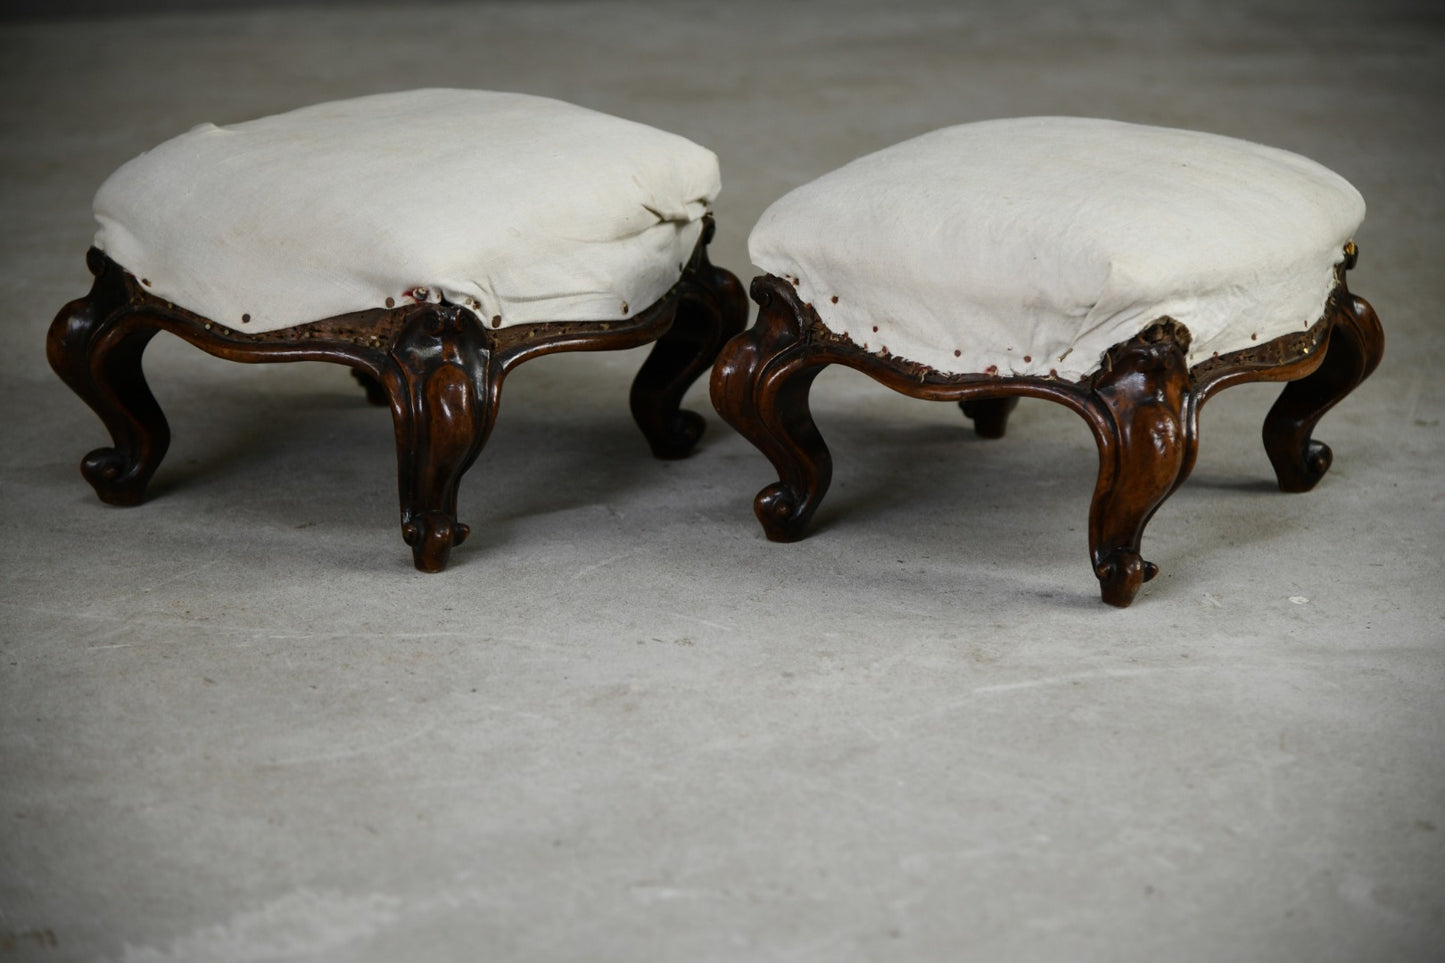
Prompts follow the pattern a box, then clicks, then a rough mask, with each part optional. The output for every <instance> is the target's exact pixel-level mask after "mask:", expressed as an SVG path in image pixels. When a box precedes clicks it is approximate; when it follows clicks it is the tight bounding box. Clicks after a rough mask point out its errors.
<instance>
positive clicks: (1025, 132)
mask: <svg viewBox="0 0 1445 963" xmlns="http://www.w3.org/2000/svg"><path fill="white" fill-rule="evenodd" d="M1363 218H1364V202H1363V200H1362V199H1361V198H1360V195H1359V193H1358V192H1357V191H1355V189H1354V188H1353V187H1352V186H1350V184H1349V183H1348V182H1346V181H1345V180H1344V179H1343V178H1341V177H1340V176H1339V175H1337V174H1335V173H1333V172H1331V171H1329V170H1327V169H1325V168H1324V167H1322V166H1320V165H1319V164H1317V163H1315V162H1313V161H1311V160H1308V159H1306V158H1304V157H1300V156H1298V155H1296V154H1292V153H1289V152H1286V151H1283V150H1277V149H1274V148H1270V147H1264V146H1261V145H1258V144H1253V143H1249V142H1245V141H1241V140H1235V139H1232V138H1226V137H1221V136H1217V135H1211V134H1205V133H1199V132H1194V131H1185V130H1175V129H1167V128H1159V127H1146V126H1140V125H1134V124H1125V123H1120V122H1115V121H1106V120H1091V119H1082V118H1060V117H1041V118H1016V119H1009V120H998V121H984V122H980V123H973V124H964V125H960V126H957V127H950V128H945V129H942V130H938V131H934V132H932V133H929V134H924V135H923V136H920V137H917V138H915V139H913V140H910V141H906V142H904V143H901V144H898V145H895V146H893V147H890V148H886V149H884V150H882V151H879V152H877V153H875V154H871V155H868V156H866V157H863V158H860V159H858V160H856V161H854V162H852V163H850V164H848V165H845V166H844V167H842V168H840V169H838V170H836V171H833V172H832V173H829V174H826V175H824V176H822V177H820V178H818V179H817V180H815V181H812V182H810V183H807V184H804V185H803V186H801V187H799V188H797V189H795V190H794V191H792V192H791V193H789V194H787V195H785V196H784V197H782V198H781V199H779V200H778V201H776V202H775V203H774V204H773V205H772V206H771V207H769V208H768V209H767V211H765V212H764V214H763V216H762V218H761V219H760V220H759V222H758V224H757V226H756V227H755V228H754V230H753V232H752V235H751V237H750V238H749V253H750V255H751V257H752V260H753V262H754V263H755V264H756V265H757V266H758V267H759V268H761V269H762V270H763V271H764V272H766V273H765V274H763V275H761V276H759V277H757V278H756V279H754V281H753V284H752V297H753V300H755V301H756V302H757V303H758V305H759V306H760V310H759V314H758V318H757V321H756V322H755V323H754V325H753V326H752V327H751V328H749V329H748V330H747V331H745V332H743V333H742V334H740V335H739V336H737V337H736V338H734V339H733V340H732V341H731V342H730V343H729V344H728V345H727V346H726V347H725V348H724V349H723V351H722V353H721V355H720V356H719V358H718V361H717V364H716V366H715V368H714V371H713V376H712V383H711V386H712V399H713V403H714V405H715V406H716V407H717V409H718V411H719V413H721V415H722V416H723V418H724V419H726V420H727V421H728V423H729V424H731V425H732V426H733V427H735V428H736V429H737V430H738V431H740V432H741V433H742V434H743V435H744V436H746V437H747V438H748V439H749V440H750V441H751V442H752V443H753V444H754V445H755V446H756V447H757V448H758V449H759V450H760V451H761V452H762V453H763V454H764V455H766V456H767V457H768V459H769V460H770V461H771V462H772V464H773V467H774V469H775V470H776V471H777V473H778V481H776V482H774V483H772V484H769V485H767V486H766V487H764V488H763V489H762V491H761V492H759V493H758V495H757V498H756V500H755V502H754V509H755V511H756V514H757V516H758V519H759V520H760V521H761V522H762V525H763V529H764V532H765V533H766V535H767V537H768V538H769V539H772V540H774V541H784V542H786V541H793V540H796V539H799V538H801V537H803V535H804V534H805V531H806V528H807V526H808V522H809V520H810V519H811V518H812V516H813V513H814V512H816V511H817V509H818V504H819V502H820V501H821V500H822V498H823V496H824V494H825V493H826V492H827V490H828V485H829V481H830V480H831V477H832V458H831V455H830V454H829V451H828V447H827V445H826V443H825V442H824V440H823V437H822V435H821V434H820V433H819V431H818V428H817V425H816V424H815V423H814V421H813V417H812V414H811V412H810V409H809V403H808V396H809V390H810V388H811V386H812V383H813V380H814V379H815V378H816V377H817V375H818V374H819V372H821V371H822V370H823V369H824V368H826V367H827V366H828V365H832V364H841V365H845V366H847V367H850V368H853V369H855V370H858V371H861V372H863V373H864V374H867V375H868V376H870V377H871V378H873V379H874V380H875V381H877V382H879V383H880V384H883V385H885V386H886V387H889V388H892V389H893V390H895V391H898V392H901V393H903V394H905V395H909V396H912V397H916V398H922V399H928V400H943V401H955V402H959V403H960V404H961V405H962V407H963V410H964V412H965V413H966V414H967V415H969V416H971V417H972V419H973V421H974V425H975V428H976V430H977V432H978V433H979V434H980V435H984V436H986V437H994V438H996V437H1001V436H1002V435H1003V434H1004V431H1005V428H1006V425H1007V420H1008V415H1009V412H1010V410H1011V409H1012V408H1013V406H1014V405H1016V404H1017V402H1018V399H1019V398H1020V397H1033V398H1044V399H1048V400H1050V401H1054V402H1057V403H1059V404H1062V405H1064V406H1066V407H1068V408H1070V409H1072V410H1073V411H1075V412H1077V413H1078V414H1079V415H1080V416H1081V417H1082V418H1083V419H1084V421H1085V422H1086V423H1087V424H1088V426H1089V428H1090V429H1091V431H1092V432H1093V436H1094V440H1095V441H1096V442H1097V445H1098V450H1099V472H1098V478H1097V482H1096V484H1095V488H1094V494H1093V500H1092V503H1091V506H1090V511H1089V551H1090V558H1091V561H1092V563H1093V568H1094V573H1095V575H1096V576H1097V578H1098V580H1099V583H1100V588H1101V592H1102V596H1103V600H1104V601H1105V602H1107V603H1109V604H1111V605H1116V606H1127V605H1128V604H1129V603H1130V602H1131V601H1133V599H1134V597H1135V595H1136V594H1137V593H1138V591H1139V589H1140V587H1141V585H1142V584H1143V583H1144V582H1146V581H1148V580H1149V579H1151V578H1153V577H1154V575H1155V574H1157V572H1158V568H1157V566H1155V565H1154V564H1152V563H1150V562H1147V561H1144V559H1143V558H1142V556H1141V555H1140V543H1141V540H1142V537H1143V533H1144V528H1145V526H1146V525H1147V524H1148V522H1149V519H1150V518H1151V517H1152V516H1153V514H1154V513H1155V512H1156V511H1157V510H1158V509H1159V507H1160V506H1161V505H1162V504H1163V503H1164V501H1165V499H1166V498H1168V496H1169V495H1170V494H1171V493H1172V492H1173V491H1174V490H1175V489H1177V488H1178V487H1179V486H1180V485H1181V484H1182V483H1183V482H1184V480H1185V479H1186V478H1187V477H1188V475H1189V472H1190V470H1191V469H1192V467H1193V465H1194V460H1195V455H1196V452H1197V450H1198V443H1199V412H1200V408H1201V407H1202V406H1203V405H1204V403H1205V402H1206V401H1207V400H1208V399H1209V398H1211V397H1212V396H1213V395H1214V394H1215V393H1217V392H1218V391H1220V390H1222V389H1224V388H1227V387H1230V386H1232V385H1237V384H1241V383H1244V382H1251V381H1276V382H1288V384H1287V385H1286V387H1285V389H1284V391H1283V393H1282V394H1281V395H1280V397H1279V399H1278V400H1277V401H1276V402H1275V404H1274V406H1273V407H1272V408H1271V409H1270V411H1269V413H1268V415H1267V416H1266V417H1265V420H1264V431H1263V435H1264V446H1265V449H1266V451H1267V453H1268V455H1269V458H1270V461H1271V463H1272V465H1273V467H1274V471H1275V473H1276V476H1277V478H1278V481H1279V486H1280V488H1281V489H1283V490H1284V491H1288V492H1302V491H1307V490H1309V489H1310V488H1312V487H1313V486H1314V485H1315V483H1316V482H1318V481H1319V480H1320V478H1321V477H1322V476H1323V475H1324V473H1325V472H1326V470H1327V469H1328V468H1329V467H1330V461H1331V453H1330V449H1329V448H1328V447H1326V446H1325V445H1324V444H1322V443H1320V442H1317V441H1314V440H1312V439H1311V437H1310V435H1311V432H1312V431H1313V430H1314V427H1315V424H1316V423H1317V422H1318V421H1319V419H1320V418H1321V417H1322V416H1323V415H1324V413H1325V412H1326V411H1328V410H1329V409H1330V408H1331V407H1332V406H1333V405H1334V404H1335V403H1337V402H1338V401H1340V399H1342V398H1344V397H1345V396H1346V395H1347V394H1349V392H1350V391H1352V390H1353V389H1354V388H1355V387H1356V386H1357V385H1359V383H1360V382H1361V381H1363V380H1364V379H1365V378H1366V377H1367V376H1368V375H1369V374H1370V372H1371V371H1373V370H1374V368H1375V366H1376V365H1377V364H1378V363H1379V360H1380V356H1381V353H1382V352H1383V350H1384V335H1383V332H1382V330H1381V328H1380V323H1379V320H1378V319H1377V317H1376V316H1375V313H1374V311H1373V310H1372V309H1371V307H1370V305H1369V304H1368V303H1366V302H1365V301H1364V300H1363V299H1362V298H1359V297H1357V296H1355V295H1353V294H1351V293H1350V291H1349V290H1348V288H1347V286H1346V283H1345V272H1346V271H1347V270H1349V269H1350V268H1351V267H1353V266H1354V263H1355V259H1356V249H1355V245H1354V242H1353V240H1352V238H1353V235H1354V232H1355V230H1356V228H1358V226H1359V224H1360V223H1361V221H1362V220H1363Z"/></svg>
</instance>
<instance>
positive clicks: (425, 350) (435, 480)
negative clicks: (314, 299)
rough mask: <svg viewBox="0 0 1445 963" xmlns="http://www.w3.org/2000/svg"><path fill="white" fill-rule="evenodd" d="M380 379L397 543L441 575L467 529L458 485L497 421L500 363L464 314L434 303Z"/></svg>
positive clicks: (408, 331) (417, 318) (403, 338)
mask: <svg viewBox="0 0 1445 963" xmlns="http://www.w3.org/2000/svg"><path fill="white" fill-rule="evenodd" d="M390 361H391V363H390V364H389V365H388V366H387V367H386V369H385V370H384V372H383V374H382V378H381V381H382V383H383V384H384V385H385V386H386V389H387V393H388V395H389V397H390V400H391V411H392V419H393V423H394V425H395V428H396V451H397V467H398V482H399V488H400V495H401V532H402V538H403V539H404V540H405V541H406V543H407V544H408V545H410V546H411V550H412V557H413V558H414V560H415V562H416V567H417V568H418V569H420V570H421V571H423V572H440V571H441V570H442V569H444V568H445V567H446V564H447V559H448V558H449V557H450V555H451V550H452V546H454V545H460V544H461V543H462V542H463V541H464V540H465V539H466V537H467V535H468V534H469V533H470V531H471V530H470V529H469V528H468V527H467V526H466V525H463V524H462V523H460V522H459V521H457V487H458V485H459V484H460V483H461V479H462V475H463V474H465V472H466V470H467V469H468V468H470V467H471V466H472V463H473V462H474V461H476V459H477V455H478V454H480V453H481V450H482V445H484V444H485V443H486V440H487V436H488V435H489V434H490V433H491V430H492V425H493V423H494V422H495V420H496V410H497V398H498V395H499V393H500V391H501V381H502V373H501V368H500V365H499V364H498V363H497V362H495V361H494V360H493V358H492V354H491V351H490V349H489V343H488V341H487V338H486V334H485V332H484V331H483V329H482V327H481V325H480V324H479V323H478V321H477V318H476V316H475V315H473V314H472V313H471V312H470V311H466V310H464V309H462V308H460V307H457V306H455V305H437V306H436V307H434V308H429V309H427V310H424V311H423V312H421V313H419V314H416V315H414V316H413V317H412V318H411V319H410V321H409V322H408V323H407V325H406V327H404V328H403V329H402V330H401V333H400V334H399V335H398V336H397V339H396V341H395V343H394V344H393V345H392V348H391V355H390Z"/></svg>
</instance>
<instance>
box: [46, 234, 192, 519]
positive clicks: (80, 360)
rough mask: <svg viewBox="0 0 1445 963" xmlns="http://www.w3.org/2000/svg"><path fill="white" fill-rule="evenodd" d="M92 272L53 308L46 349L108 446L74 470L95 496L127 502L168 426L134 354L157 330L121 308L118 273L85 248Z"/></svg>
mask: <svg viewBox="0 0 1445 963" xmlns="http://www.w3.org/2000/svg"><path fill="white" fill-rule="evenodd" d="M86 263H87V264H88V265H89V267H90V269H91V272H92V273H94V274H95V275H96V277H95V283H94V284H93V285H92V286H91V290H90V294H88V295H87V296H86V297H84V298H81V299H79V300H76V301H72V302H70V303H69V304H67V305H66V306H65V307H63V308H61V309H60V313H59V314H58V315H56V317H55V320H54V321H53V322H52V323H51V325H50V333H49V336H48V338H47V340H46V355H47V357H48V358H49V360H50V366H51V367H52V368H53V369H55V373H56V374H58V375H60V377H61V378H62V379H63V380H64V381H65V383H66V384H67V385H69V386H70V388H71V390H73V391H74V392H75V393H76V394H77V395H79V396H80V398H81V399H82V400H83V401H84V402H85V403H86V404H87V405H89V406H90V407H91V409H92V410H94V411H95V413H96V414H97V415H99V416H100V419H101V421H103V422H104V423H105V427H106V429H107V430H108V431H109V432H110V437H111V440H112V441H113V443H114V445H113V447H110V448H97V449H96V450H94V451H92V452H90V453H89V454H88V455H86V456H85V458H84V459H83V460H82V461H81V466H80V470H81V474H82V475H84V476H85V480H86V481H88V482H90V484H91V486H92V487H93V488H94V489H95V492H96V494H97V495H99V496H100V499H101V501H103V502H106V503H108V504H111V505H135V504H137V503H139V502H140V501H141V500H142V499H143V498H144V497H145V488H146V484H147V483H148V482H149V481H150V479H151V476H152V475H154V474H155V471H156V468H158V467H159V466H160V463H161V459H163V458H164V457H165V454H166V449H167V448H168V447H169V446H170V440H171V433H170V427H169V426H168V425H167V424H166V417H165V415H164V414H163V413H162V412H161V408H160V405H159V404H158V403H157V402H156V399H155V396H154V395H152V394H151V390H150V386H149V385H147V384H146V380H145V374H144V373H143V371H142V370H141V356H142V355H143V354H144V353H145V348H146V345H147V344H148V343H149V342H150V340H151V338H153V337H154V336H155V334H156V331H157V330H159V329H158V328H157V327H155V326H154V325H152V324H149V323H148V319H147V318H146V317H145V316H144V315H143V314H139V313H136V312H135V311H131V310H127V304H128V301H129V296H128V290H127V287H126V283H127V282H126V278H125V274H124V272H123V271H122V270H121V269H120V268H119V267H117V266H116V265H115V264H114V263H112V262H109V261H107V260H106V259H105V258H104V257H103V256H102V255H101V254H100V252H99V251H96V250H94V249H92V250H91V252H90V255H89V256H88V257H87V259H86Z"/></svg>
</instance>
